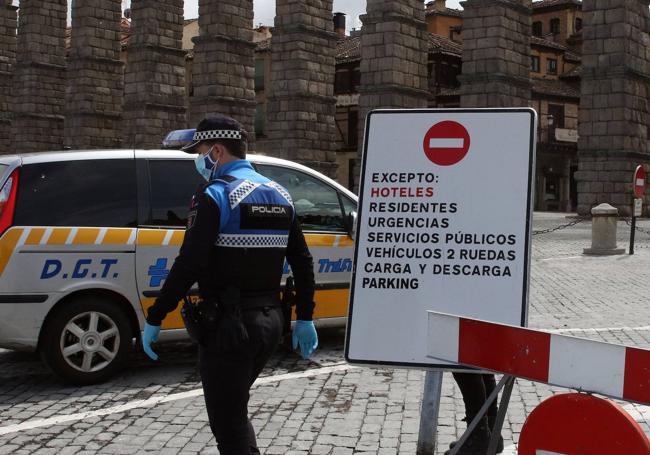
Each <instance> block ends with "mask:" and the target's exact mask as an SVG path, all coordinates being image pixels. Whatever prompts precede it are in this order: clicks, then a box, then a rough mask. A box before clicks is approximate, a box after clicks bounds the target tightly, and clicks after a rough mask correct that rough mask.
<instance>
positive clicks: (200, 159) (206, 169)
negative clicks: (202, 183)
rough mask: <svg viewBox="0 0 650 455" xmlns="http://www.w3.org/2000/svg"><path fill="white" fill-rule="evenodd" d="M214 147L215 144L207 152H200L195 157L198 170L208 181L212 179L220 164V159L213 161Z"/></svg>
mask: <svg viewBox="0 0 650 455" xmlns="http://www.w3.org/2000/svg"><path fill="white" fill-rule="evenodd" d="M213 149H214V145H213V146H212V147H211V148H210V150H209V151H208V153H207V154H205V155H201V154H200V153H199V154H198V155H197V156H196V158H195V159H194V165H195V166H196V170H197V171H198V173H199V174H201V176H202V177H203V178H204V179H206V180H207V181H210V177H211V176H212V174H213V173H214V171H215V169H217V167H218V166H219V159H217V161H212V150H213Z"/></svg>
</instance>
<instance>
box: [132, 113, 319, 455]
mask: <svg viewBox="0 0 650 455" xmlns="http://www.w3.org/2000/svg"><path fill="white" fill-rule="evenodd" d="M246 139H247V135H246V132H245V131H244V130H243V129H242V127H241V125H240V124H239V122H237V121H236V120H234V119H232V118H230V117H225V116H215V117H208V118H205V119H204V120H203V121H201V122H200V123H199V125H198V127H197V129H196V133H195V134H194V142H192V143H191V144H189V145H188V146H186V147H185V148H184V150H185V151H187V152H188V153H197V157H196V161H195V162H196V168H197V171H198V172H199V173H200V174H201V175H202V176H203V177H204V178H205V179H206V180H207V184H206V185H205V186H204V187H202V188H201V189H200V190H199V192H197V194H196V195H195V196H194V198H193V200H192V204H191V208H190V214H189V218H188V226H187V231H186V234H185V239H184V241H183V245H182V247H181V250H180V253H179V255H178V257H177V258H176V260H175V262H174V265H173V267H172V268H171V270H170V272H169V275H168V277H167V279H166V281H165V284H164V285H163V288H162V291H161V294H160V297H158V299H156V302H155V303H154V305H153V306H152V307H151V308H150V309H149V311H148V314H147V318H146V323H145V327H144V333H143V336H142V344H143V348H144V351H145V353H147V355H148V356H149V357H151V358H152V359H153V360H157V358H158V356H157V355H156V354H155V353H154V352H153V350H152V349H151V343H152V342H154V341H156V340H157V338H158V334H159V332H160V325H161V323H162V321H163V319H165V316H166V315H167V314H168V313H169V312H170V311H172V310H174V309H175V308H176V306H177V304H178V302H179V301H180V300H181V299H182V298H183V297H184V296H185V295H186V293H187V291H188V290H189V289H190V287H191V286H192V285H193V284H194V283H195V282H198V285H199V292H200V295H201V299H202V300H203V301H204V302H212V301H215V302H216V304H215V307H216V308H217V309H218V314H219V317H218V321H219V322H218V323H217V327H216V329H215V330H214V333H211V332H209V333H208V334H207V336H206V337H205V339H204V340H202V342H201V343H200V345H199V360H200V372H201V379H202V381H203V391H204V394H205V403H206V407H207V411H208V417H209V420H210V427H211V429H212V432H213V434H214V436H215V439H216V441H217V445H218V448H219V452H220V453H221V454H222V455H244V454H246V455H248V454H259V453H260V452H259V450H258V448H257V443H256V440H255V432H254V431H253V427H252V426H251V423H250V421H249V419H248V409H247V406H248V399H249V389H250V387H251V386H252V384H253V382H255V379H256V378H257V377H258V375H259V374H260V372H261V371H262V368H263V367H264V365H265V364H266V362H267V361H268V360H269V358H270V356H271V354H272V353H273V351H274V349H275V347H276V346H277V345H278V343H279V341H280V338H281V336H282V326H283V319H282V318H283V316H282V311H281V308H280V307H279V306H280V302H279V299H278V293H279V290H280V282H281V278H282V270H283V266H284V259H285V256H286V259H287V260H288V262H289V265H290V266H291V270H292V272H293V275H294V279H295V289H296V298H295V303H296V312H297V316H298V317H297V319H298V320H297V321H296V325H295V327H294V331H293V346H294V349H295V348H297V347H300V352H301V354H302V356H303V357H304V358H308V357H309V356H310V355H311V354H312V353H313V352H314V350H315V349H316V347H317V346H318V337H317V334H316V329H315V328H314V323H313V322H312V313H313V309H314V302H313V296H314V272H313V260H312V256H311V254H310V253H309V250H308V249H307V244H306V243H305V238H304V236H303V233H302V229H301V227H300V223H299V222H298V218H297V216H296V214H295V211H294V207H293V203H292V201H291V196H290V195H289V194H288V193H287V191H286V190H285V189H284V188H282V187H281V186H280V185H278V184H277V183H275V182H273V181H271V180H269V179H267V178H266V177H264V176H262V175H260V174H258V173H257V172H256V171H255V170H254V169H253V166H252V165H251V163H250V162H249V161H247V160H246V148H247V145H246Z"/></svg>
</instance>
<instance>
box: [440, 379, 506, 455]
mask: <svg viewBox="0 0 650 455" xmlns="http://www.w3.org/2000/svg"><path fill="white" fill-rule="evenodd" d="M514 383H515V377H514V376H507V375H504V376H503V377H502V378H501V380H500V381H499V383H498V384H497V386H496V388H495V389H494V390H493V391H492V393H491V394H490V395H489V396H488V397H487V399H486V400H485V403H483V406H481V409H480V410H479V411H478V414H477V415H476V417H474V420H472V421H471V422H469V423H468V425H467V430H465V433H463V436H461V438H460V439H459V440H458V442H457V443H456V445H455V446H454V448H453V449H451V452H450V453H449V455H456V454H457V453H458V451H459V450H460V449H461V448H462V447H463V444H465V442H466V441H467V439H468V438H469V435H471V434H472V432H473V431H474V429H475V428H476V427H477V426H478V424H479V422H480V421H481V419H483V417H485V416H486V415H487V412H488V409H489V407H490V405H491V404H492V402H493V401H494V400H496V399H497V397H498V396H499V392H500V391H501V389H503V388H504V387H505V386H507V385H508V384H509V390H506V391H504V393H503V397H502V399H501V406H502V407H503V408H501V406H500V409H499V414H498V415H497V422H496V425H495V427H494V428H495V429H497V427H498V428H499V432H500V431H501V426H503V421H504V419H505V415H506V410H507V407H508V403H509V401H510V394H511V393H512V386H513V385H514ZM506 392H507V393H506ZM504 399H505V401H504ZM499 416H501V420H500V422H501V423H500V424H499ZM495 434H496V432H495ZM492 442H494V451H493V452H490V451H489V450H488V454H490V455H494V454H495V453H496V439H493V440H491V441H490V446H492Z"/></svg>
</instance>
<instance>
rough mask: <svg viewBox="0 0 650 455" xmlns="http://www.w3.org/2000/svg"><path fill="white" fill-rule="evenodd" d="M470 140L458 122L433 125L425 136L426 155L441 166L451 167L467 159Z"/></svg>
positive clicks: (447, 121) (449, 121)
mask: <svg viewBox="0 0 650 455" xmlns="http://www.w3.org/2000/svg"><path fill="white" fill-rule="evenodd" d="M469 145H470V138H469V133H468V132H467V129H466V128H465V127H464V126H463V125H461V124H460V123H458V122H454V121H451V120H446V121H444V122H439V123H436V124H435V125H433V126H432V127H431V128H430V129H429V131H427V134H426V135H425V136H424V143H423V146H424V153H425V154H426V155H427V158H429V159H430V160H431V161H433V162H434V163H435V164H437V165H439V166H451V165H453V164H456V163H458V162H459V161H460V160H462V159H463V158H465V155H467V152H468V151H469Z"/></svg>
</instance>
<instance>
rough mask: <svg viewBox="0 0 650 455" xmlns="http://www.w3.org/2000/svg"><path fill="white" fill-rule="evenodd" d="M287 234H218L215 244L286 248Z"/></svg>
mask: <svg viewBox="0 0 650 455" xmlns="http://www.w3.org/2000/svg"><path fill="white" fill-rule="evenodd" d="M288 243H289V236H288V235H271V234H219V237H218V238H217V241H216V243H215V245H216V246H221V247H230V248H286V247H287V244H288Z"/></svg>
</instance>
